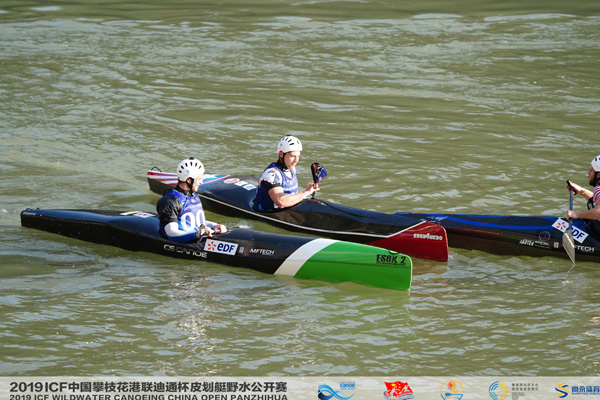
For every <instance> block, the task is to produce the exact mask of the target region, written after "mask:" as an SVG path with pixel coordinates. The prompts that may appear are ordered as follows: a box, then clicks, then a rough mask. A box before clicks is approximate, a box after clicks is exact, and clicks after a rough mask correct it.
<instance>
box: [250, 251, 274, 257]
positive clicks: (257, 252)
mask: <svg viewBox="0 0 600 400" xmlns="http://www.w3.org/2000/svg"><path fill="white" fill-rule="evenodd" d="M250 254H260V255H263V256H270V257H271V256H274V255H275V250H269V249H250Z"/></svg>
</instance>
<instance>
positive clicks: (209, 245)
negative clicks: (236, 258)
mask: <svg viewBox="0 0 600 400" xmlns="http://www.w3.org/2000/svg"><path fill="white" fill-rule="evenodd" d="M237 248H238V245H237V244H236V243H227V242H221V241H218V240H214V239H206V243H205V244H204V251H210V252H211V253H220V254H228V255H230V256H233V255H235V252H236V251H237Z"/></svg>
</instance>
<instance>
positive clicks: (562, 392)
mask: <svg viewBox="0 0 600 400" xmlns="http://www.w3.org/2000/svg"><path fill="white" fill-rule="evenodd" d="M554 389H555V390H556V391H557V392H558V393H557V394H556V395H557V396H558V398H559V399H564V398H565V397H567V396H568V395H569V394H570V393H571V392H570V391H569V385H567V384H566V383H564V382H561V383H559V384H558V385H556V387H555V388H554Z"/></svg>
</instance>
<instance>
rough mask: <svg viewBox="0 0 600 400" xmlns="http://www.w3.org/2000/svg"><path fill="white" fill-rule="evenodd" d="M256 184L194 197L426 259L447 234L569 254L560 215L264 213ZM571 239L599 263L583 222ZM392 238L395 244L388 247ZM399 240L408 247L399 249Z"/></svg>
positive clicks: (451, 239) (342, 210)
mask: <svg viewBox="0 0 600 400" xmlns="http://www.w3.org/2000/svg"><path fill="white" fill-rule="evenodd" d="M147 178H148V182H149V185H150V189H151V190H152V191H153V192H155V193H158V194H163V193H164V192H165V190H166V189H169V188H170V187H171V186H174V185H175V184H176V183H177V177H176V175H175V174H171V173H164V172H160V171H158V170H155V169H152V170H150V171H148V173H147ZM257 184H258V177H256V176H239V175H209V176H207V177H206V179H205V181H204V183H203V184H202V185H200V188H199V189H198V195H199V196H200V197H201V198H202V202H203V204H205V208H207V209H209V210H211V211H214V212H218V213H222V214H227V215H233V216H240V217H247V218H255V219H260V220H262V221H265V222H270V223H273V224H275V225H277V226H280V227H283V228H288V229H290V230H294V231H298V232H305V233H313V234H319V235H322V236H327V237H333V238H337V239H340V240H347V241H355V242H359V243H369V244H371V245H375V246H381V247H386V246H389V247H388V248H393V249H395V250H396V251H401V252H402V253H405V254H408V255H411V256H413V257H420V258H427V257H422V255H423V254H422V251H421V250H422V249H427V248H428V246H433V245H434V244H436V243H441V242H444V241H445V240H446V236H445V235H446V234H447V240H448V245H449V246H450V247H456V248H464V249H468V250H480V251H485V252H488V253H491V254H499V255H525V256H542V257H543V256H552V257H561V258H566V257H567V253H566V251H565V249H564V248H563V245H562V236H563V233H564V232H565V230H566V229H567V228H568V225H569V224H568V222H567V221H566V220H565V219H564V218H561V217H548V216H521V215H468V214H443V213H425V214H415V213H410V212H399V213H396V214H386V213H380V212H375V211H368V210H362V209H358V208H354V207H348V206H343V205H339V204H335V203H332V202H328V201H324V200H317V199H307V200H305V201H303V202H301V203H299V204H297V205H295V206H293V207H290V208H286V209H283V210H280V211H277V212H273V213H263V212H258V211H255V210H254V209H253V208H252V200H253V199H254V196H255V194H256V188H257ZM419 224H429V225H434V226H440V227H443V228H444V236H443V237H439V238H438V237H437V236H438V235H436V234H432V233H429V232H428V233H416V232H415V233H414V234H413V232H412V229H413V228H414V227H417V228H418V227H419V226H422V225H419ZM429 225H428V226H429ZM390 232H399V233H403V232H404V233H406V232H409V233H411V234H409V235H408V236H410V237H409V238H406V235H404V236H402V237H398V236H393V235H392V236H388V238H387V239H385V238H384V236H385V235H386V234H390ZM440 236H441V235H440ZM411 238H412V239H413V240H417V239H421V238H425V240H421V242H425V243H426V244H425V245H423V246H420V247H418V248H417V250H419V251H420V253H419V254H417V255H416V254H414V249H412V250H413V252H411V248H410V247H411V246H412V243H414V242H410V240H409V239H411ZM573 238H574V244H575V252H576V256H577V260H580V261H600V241H599V240H598V239H596V238H595V237H593V236H592V235H591V234H590V232H589V231H588V229H587V227H586V226H585V223H584V222H583V221H574V223H573ZM438 239H440V240H438ZM390 242H393V244H394V246H391V245H389V244H390ZM402 244H406V245H407V247H408V248H403V247H401V245H402ZM429 248H432V247H429ZM401 249H402V250H401ZM446 251H447V250H446ZM436 254H438V256H439V258H440V260H441V259H443V251H440V252H439V253H436ZM446 257H447V253H446ZM430 258H432V259H435V258H433V257H430ZM441 261H443V260H441Z"/></svg>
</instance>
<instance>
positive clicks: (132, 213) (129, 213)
mask: <svg viewBox="0 0 600 400" xmlns="http://www.w3.org/2000/svg"><path fill="white" fill-rule="evenodd" d="M121 215H135V216H136V217H140V218H148V217H152V216H153V215H154V214H149V213H146V212H142V211H127V212H124V213H121Z"/></svg>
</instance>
